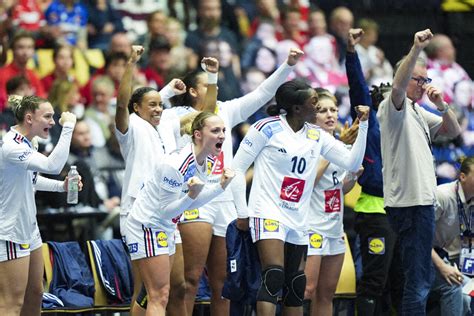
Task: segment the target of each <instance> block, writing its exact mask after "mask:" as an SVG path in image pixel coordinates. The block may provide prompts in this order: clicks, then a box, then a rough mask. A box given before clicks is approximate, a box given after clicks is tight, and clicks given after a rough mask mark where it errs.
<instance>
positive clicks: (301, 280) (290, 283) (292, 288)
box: [283, 271, 306, 307]
mask: <svg viewBox="0 0 474 316" xmlns="http://www.w3.org/2000/svg"><path fill="white" fill-rule="evenodd" d="M285 285H286V287H285V290H286V293H285V296H284V299H283V304H284V305H285V306H288V307H299V306H303V299H304V290H305V288H306V275H305V274H304V271H298V272H296V273H294V274H293V275H290V277H289V278H288V279H287V280H286V284H285Z"/></svg>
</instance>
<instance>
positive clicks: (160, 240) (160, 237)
mask: <svg viewBox="0 0 474 316" xmlns="http://www.w3.org/2000/svg"><path fill="white" fill-rule="evenodd" d="M156 244H157V245H158V248H166V247H168V235H166V233H165V232H156Z"/></svg>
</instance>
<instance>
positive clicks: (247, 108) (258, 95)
mask: <svg viewBox="0 0 474 316" xmlns="http://www.w3.org/2000/svg"><path fill="white" fill-rule="evenodd" d="M303 54H304V53H303V51H301V50H299V49H298V48H292V49H290V51H289V53H288V59H287V61H286V62H285V63H283V64H282V65H280V67H278V69H277V70H275V72H274V73H273V74H272V75H271V76H270V77H268V78H267V79H266V80H265V81H264V82H262V84H260V85H259V86H258V87H257V89H255V90H254V91H252V92H250V93H248V94H246V95H244V96H243V97H240V98H237V99H233V100H230V101H227V102H224V103H225V105H226V107H227V109H228V113H229V119H230V122H231V125H232V127H234V126H235V125H237V124H239V123H241V122H243V121H245V120H246V119H247V118H248V117H249V116H250V115H252V114H253V113H255V112H256V111H257V110H258V109H260V108H261V107H262V106H264V105H265V104H266V103H267V102H268V101H270V100H271V98H273V97H274V96H275V93H276V90H277V89H278V87H279V86H280V85H281V84H282V83H284V82H285V81H286V79H287V78H288V76H289V75H290V73H291V71H293V66H295V65H296V63H297V62H298V60H299V59H300V57H301V56H303Z"/></svg>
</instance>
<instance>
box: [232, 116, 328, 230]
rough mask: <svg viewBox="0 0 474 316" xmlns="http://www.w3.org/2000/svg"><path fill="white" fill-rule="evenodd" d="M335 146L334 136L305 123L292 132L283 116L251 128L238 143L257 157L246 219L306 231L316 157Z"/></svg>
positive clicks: (260, 122) (268, 119)
mask: <svg viewBox="0 0 474 316" xmlns="http://www.w3.org/2000/svg"><path fill="white" fill-rule="evenodd" d="M335 143H336V140H335V139H334V137H332V136H331V135H329V134H328V133H326V132H325V131H324V130H322V129H321V128H319V127H317V126H315V125H311V124H308V123H306V124H305V125H304V126H303V128H302V129H301V130H299V131H298V132H294V131H293V129H292V128H291V127H290V126H289V125H288V122H287V121H286V116H285V115H280V116H275V117H270V118H266V119H263V120H260V121H258V122H257V123H255V124H254V125H252V127H251V128H250V130H249V132H248V133H247V135H246V136H245V138H244V140H243V141H242V143H241V144H240V149H241V150H244V151H246V152H247V153H248V154H249V155H252V156H254V157H256V158H255V166H254V177H253V182H252V189H251V191H250V199H249V205H248V208H249V216H250V217H259V218H267V219H273V220H277V221H279V222H282V223H283V224H284V225H286V226H288V227H290V228H292V229H295V230H306V229H307V225H306V223H305V222H304V219H305V215H306V212H307V210H308V207H309V205H308V204H309V200H310V197H311V192H312V191H313V186H314V179H315V177H316V169H317V164H318V161H319V156H320V154H325V153H327V152H328V151H329V150H331V148H332V147H333V146H334V145H335ZM240 149H239V150H240Z"/></svg>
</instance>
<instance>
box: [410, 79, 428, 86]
mask: <svg viewBox="0 0 474 316" xmlns="http://www.w3.org/2000/svg"><path fill="white" fill-rule="evenodd" d="M411 79H413V80H415V81H416V85H417V86H418V87H423V86H424V85H425V84H428V83H431V81H433V79H431V78H425V77H418V78H415V77H411Z"/></svg>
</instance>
